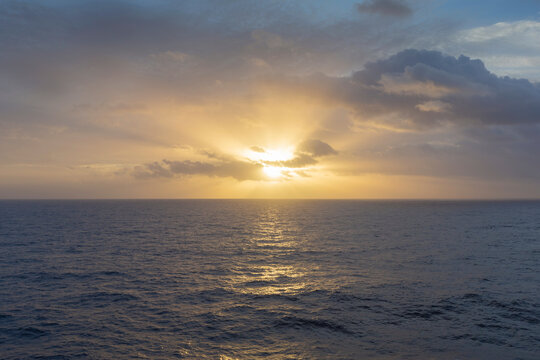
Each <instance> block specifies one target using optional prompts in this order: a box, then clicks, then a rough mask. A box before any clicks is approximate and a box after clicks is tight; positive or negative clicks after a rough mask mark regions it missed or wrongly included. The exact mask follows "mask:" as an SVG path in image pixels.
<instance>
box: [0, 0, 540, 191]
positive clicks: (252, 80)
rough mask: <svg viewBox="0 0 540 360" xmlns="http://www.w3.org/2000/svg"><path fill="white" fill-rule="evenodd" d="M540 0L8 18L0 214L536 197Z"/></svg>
mask: <svg viewBox="0 0 540 360" xmlns="http://www.w3.org/2000/svg"><path fill="white" fill-rule="evenodd" d="M538 39H540V1H538V0H513V1H502V0H489V1H481V0H478V1H465V0H358V1H345V0H343V1H326V0H324V1H323V0H313V1H299V0H297V1H285V0H270V1H247V0H231V1H206V0H196V1H195V0H193V1H189V0H188V1H181V2H178V1H166V0H161V1H142V0H136V1H116V0H108V1H85V0H81V1H72V0H69V1H68V0H65V1H61V0H50V1H12V0H3V1H0V198H6V199H9V198H36V199H38V198H39V199H46V198H345V199H510V198H511V199H515V198H519V199H533V198H534V199H538V198H540V41H538Z"/></svg>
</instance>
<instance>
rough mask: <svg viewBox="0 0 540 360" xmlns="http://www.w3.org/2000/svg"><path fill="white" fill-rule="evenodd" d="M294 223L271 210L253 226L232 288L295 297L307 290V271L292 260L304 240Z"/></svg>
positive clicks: (254, 292) (244, 292)
mask: <svg viewBox="0 0 540 360" xmlns="http://www.w3.org/2000/svg"><path fill="white" fill-rule="evenodd" d="M297 230H298V229H296V227H295V224H293V223H291V222H290V221H287V220H286V219H284V218H283V216H278V213H276V212H273V211H272V210H271V209H268V211H266V212H264V213H262V214H261V215H260V216H259V219H258V221H257V222H256V223H254V224H253V235H252V236H251V237H250V239H249V240H248V243H247V244H246V248H247V249H246V250H247V252H249V253H251V254H252V257H247V258H246V259H245V262H243V263H241V264H237V265H236V266H235V268H234V269H233V272H234V274H235V275H234V276H232V277H231V278H230V282H229V284H228V285H229V286H230V288H231V289H233V290H234V291H235V292H239V293H242V294H250V295H294V294H298V293H300V292H302V291H304V290H305V288H306V286H307V284H306V281H305V279H307V276H306V269H305V268H303V267H302V266H301V265H300V264H297V263H295V262H294V261H293V259H294V254H295V252H297V251H299V249H300V247H301V246H302V241H300V240H299V238H298V231H297Z"/></svg>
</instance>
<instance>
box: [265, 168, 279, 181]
mask: <svg viewBox="0 0 540 360" xmlns="http://www.w3.org/2000/svg"><path fill="white" fill-rule="evenodd" d="M263 171H264V173H265V174H266V176H268V177H270V178H272V179H277V178H279V177H280V176H281V175H282V173H281V172H282V171H283V168H281V167H278V166H264V167H263Z"/></svg>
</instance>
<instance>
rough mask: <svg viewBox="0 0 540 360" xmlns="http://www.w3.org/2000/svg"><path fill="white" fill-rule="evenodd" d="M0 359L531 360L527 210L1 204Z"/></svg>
mask: <svg viewBox="0 0 540 360" xmlns="http://www.w3.org/2000/svg"><path fill="white" fill-rule="evenodd" d="M0 359H490V360H492V359H531V360H533V359H540V202H534V201H529V202H527V201H523V202H520V201H506V202H482V201H471V202H465V201H322V200H321V201H318V200H317V201H307V200H306V201H303V200H302V201H298V200H148V201H139V200H122V201H103V200H102V201H0Z"/></svg>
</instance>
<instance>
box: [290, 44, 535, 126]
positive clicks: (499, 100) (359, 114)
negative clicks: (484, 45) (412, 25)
mask: <svg viewBox="0 0 540 360" xmlns="http://www.w3.org/2000/svg"><path fill="white" fill-rule="evenodd" d="M300 83H301V85H300ZM288 86H292V87H296V88H297V89H298V86H301V87H303V88H304V89H303V90H304V91H306V92H309V93H311V94H314V93H317V91H318V94H319V95H320V96H323V97H325V98H327V99H329V100H331V101H332V102H336V103H337V104H341V105H343V106H346V107H348V108H351V109H353V110H354V111H355V113H356V118H357V119H360V120H364V121H376V122H380V123H390V124H391V125H392V126H395V127H403V128H409V129H414V128H427V127H433V126H438V125H441V124H448V123H452V124H460V125H472V124H484V125H494V124H503V125H515V124H526V123H531V124H532V123H540V85H539V84H538V83H531V82H530V81H528V80H526V79H513V78H509V77H498V76H496V75H495V74H493V73H491V72H489V71H488V70H487V69H486V68H485V66H484V64H483V63H482V61H481V60H473V59H470V58H468V57H467V56H463V55H462V56H459V57H457V58H456V57H453V56H448V55H444V54H442V53H440V52H437V51H427V50H414V49H410V50H405V51H402V52H400V53H398V54H396V55H394V56H391V57H389V58H387V59H384V60H380V61H377V62H371V63H368V64H366V66H365V68H364V69H363V70H361V71H358V72H355V73H353V74H352V75H351V76H350V77H341V78H336V77H328V76H324V75H318V76H311V77H308V78H304V79H303V80H299V79H298V78H297V79H294V80H292V82H289V84H288ZM314 89H315V90H314Z"/></svg>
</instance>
